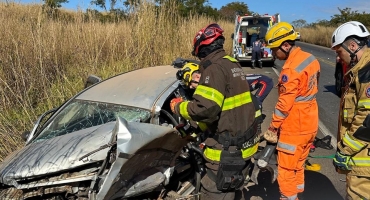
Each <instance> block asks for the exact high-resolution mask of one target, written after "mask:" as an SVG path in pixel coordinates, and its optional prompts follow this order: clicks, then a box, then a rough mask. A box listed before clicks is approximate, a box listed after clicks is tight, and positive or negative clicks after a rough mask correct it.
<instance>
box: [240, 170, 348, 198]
mask: <svg viewBox="0 0 370 200" xmlns="http://www.w3.org/2000/svg"><path fill="white" fill-rule="evenodd" d="M305 179H306V181H305V192H304V195H303V199H304V200H343V197H342V196H341V195H340V194H339V193H338V191H337V190H336V189H335V187H334V185H333V184H332V183H331V181H330V180H329V179H328V178H327V177H326V176H325V175H323V174H321V173H319V172H314V171H308V170H306V171H305ZM270 180H271V176H270V173H268V172H263V173H260V175H259V178H258V183H259V185H253V186H249V187H248V188H247V189H244V190H243V191H242V193H243V194H237V195H236V198H235V199H237V200H241V199H245V200H261V199H263V200H274V199H279V197H280V193H279V187H278V184H277V181H275V182H274V183H271V182H270Z"/></svg>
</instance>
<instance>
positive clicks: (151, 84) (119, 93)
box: [76, 65, 178, 110]
mask: <svg viewBox="0 0 370 200" xmlns="http://www.w3.org/2000/svg"><path fill="white" fill-rule="evenodd" d="M177 70H178V69H176V68H174V67H173V66H170V65H163V66H156V67H147V68H143V69H138V70H134V71H130V72H127V73H123V74H120V75H117V76H114V77H112V78H109V79H106V80H104V81H102V82H100V83H98V84H96V85H94V86H92V87H91V88H89V89H87V90H86V91H84V92H82V93H81V94H80V95H78V96H77V97H76V99H81V100H89V101H96V102H107V103H113V104H121V105H128V106H133V107H139V108H144V109H149V110H151V109H152V107H153V105H154V104H155V102H156V100H157V99H158V98H160V96H161V95H162V94H163V92H164V91H165V90H166V89H167V88H168V87H171V86H172V85H173V84H174V83H175V82H176V81H177V79H176V72H177Z"/></svg>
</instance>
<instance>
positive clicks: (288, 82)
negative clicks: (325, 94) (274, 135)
mask: <svg viewBox="0 0 370 200" xmlns="http://www.w3.org/2000/svg"><path fill="white" fill-rule="evenodd" d="M298 86H299V79H298V74H297V72H295V71H294V70H291V69H289V68H288V69H283V70H282V71H281V73H280V77H279V84H278V87H279V88H278V89H279V98H278V102H277V103H276V106H275V111H274V114H273V115H272V121H271V125H270V126H272V127H274V128H277V129H278V128H280V126H281V124H282V123H283V121H284V120H285V118H287V117H288V115H289V112H290V110H291V109H292V106H293V104H294V101H295V99H296V97H297V94H298Z"/></svg>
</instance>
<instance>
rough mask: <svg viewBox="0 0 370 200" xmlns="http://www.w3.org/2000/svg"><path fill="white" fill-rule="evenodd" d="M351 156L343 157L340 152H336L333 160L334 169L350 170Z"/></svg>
mask: <svg viewBox="0 0 370 200" xmlns="http://www.w3.org/2000/svg"><path fill="white" fill-rule="evenodd" d="M350 159H351V156H349V155H344V154H342V153H341V152H340V151H337V153H336V154H335V156H334V158H333V165H334V167H335V168H336V169H339V170H352V169H351V166H349V161H350Z"/></svg>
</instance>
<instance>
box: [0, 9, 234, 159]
mask: <svg viewBox="0 0 370 200" xmlns="http://www.w3.org/2000/svg"><path fill="white" fill-rule="evenodd" d="M64 13H66V15H61V16H62V17H60V18H57V19H54V20H53V19H50V17H48V15H46V14H45V13H44V12H43V11H42V6H41V5H37V4H34V5H20V4H5V3H0V24H1V25H2V27H3V28H1V29H0V38H1V40H0V93H1V96H0V161H2V160H3V159H4V157H5V156H6V155H8V154H9V153H10V152H12V151H14V150H15V149H17V148H19V147H20V146H22V145H23V141H22V139H21V137H20V135H21V133H22V132H23V131H25V130H30V129H31V128H32V124H33V122H34V121H35V120H36V119H37V117H38V116H39V115H40V114H42V113H43V112H45V111H47V110H49V109H51V108H53V107H56V106H58V105H60V104H61V103H62V102H64V101H65V100H67V99H68V98H70V97H71V96H73V95H74V94H76V93H77V92H78V91H79V90H81V89H82V87H83V85H84V80H85V78H86V77H87V76H88V75H89V74H96V75H98V76H101V77H103V78H107V77H109V76H113V75H115V74H118V73H121V72H125V71H128V70H134V69H139V68H143V67H149V66H156V65H163V64H171V63H172V61H173V60H174V59H175V58H177V57H185V58H192V59H194V58H193V57H191V54H190V52H191V50H192V49H191V48H192V39H193V37H194V35H195V33H196V32H197V31H198V30H199V29H200V28H202V27H203V26H205V25H207V24H208V23H210V22H213V19H210V18H207V17H203V16H192V17H191V18H189V19H184V18H181V17H180V15H179V14H178V13H176V11H175V5H169V6H168V7H165V8H162V9H161V10H159V11H158V12H157V11H156V9H155V7H154V6H153V5H152V4H150V3H144V4H143V6H142V7H141V8H140V9H139V10H138V12H137V13H135V14H133V15H132V16H131V17H130V18H128V19H127V20H122V21H120V22H117V23H100V22H99V21H97V20H94V18H93V17H91V16H90V17H88V18H87V17H86V15H85V14H84V13H82V12H79V11H65V12H64ZM63 16H64V17H63ZM218 23H219V24H220V25H221V26H222V27H223V28H224V29H225V36H226V43H225V49H227V50H230V51H231V40H230V37H229V36H230V35H231V33H232V31H233V30H234V27H233V23H229V22H226V21H219V22H218ZM174 76H175V75H174Z"/></svg>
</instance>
